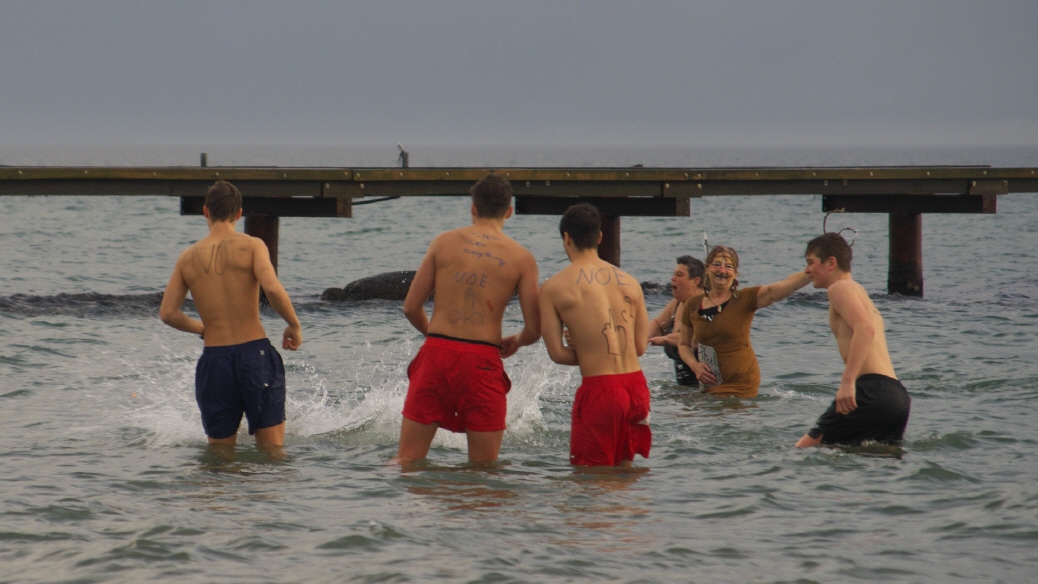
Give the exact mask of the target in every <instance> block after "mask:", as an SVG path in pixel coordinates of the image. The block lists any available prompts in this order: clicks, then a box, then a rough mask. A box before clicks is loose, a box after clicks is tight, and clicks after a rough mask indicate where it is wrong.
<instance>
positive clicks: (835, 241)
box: [804, 232, 853, 288]
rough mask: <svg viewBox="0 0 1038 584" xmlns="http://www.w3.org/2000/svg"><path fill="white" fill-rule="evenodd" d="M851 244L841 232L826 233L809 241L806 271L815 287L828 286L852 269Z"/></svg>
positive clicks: (805, 254)
mask: <svg viewBox="0 0 1038 584" xmlns="http://www.w3.org/2000/svg"><path fill="white" fill-rule="evenodd" d="M852 255H853V254H852V253H851V246H850V245H849V244H848V243H847V240H846V239H844V238H843V236H842V235H840V234H839V233H832V232H830V233H825V234H823V235H819V236H818V237H816V238H814V239H812V240H811V241H809V242H808V243H807V249H806V250H805V251H804V259H805V260H807V267H805V268H804V273H805V274H807V275H808V277H810V278H811V283H812V284H813V285H814V287H815V288H828V287H829V285H830V284H832V283H833V282H835V281H836V280H837V279H838V278H839V277H840V276H842V275H843V274H849V273H850V271H851V256H852Z"/></svg>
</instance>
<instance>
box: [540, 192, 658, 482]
mask: <svg viewBox="0 0 1038 584" xmlns="http://www.w3.org/2000/svg"><path fill="white" fill-rule="evenodd" d="M601 225H602V223H601V216H600V215H599V212H598V209H596V208H595V207H593V206H591V205H589V204H587V203H581V204H578V205H573V206H572V207H570V208H569V209H567V210H566V213H565V214H564V215H563V216H562V221H561V222H560V223H559V232H560V233H561V235H562V247H563V248H564V249H565V250H566V255H567V256H569V259H570V265H569V266H567V267H566V268H564V269H563V270H562V271H560V272H559V273H558V274H555V275H554V276H552V277H551V278H549V279H548V280H547V281H546V282H544V285H543V286H541V299H540V301H541V330H542V331H543V333H544V346H545V347H546V348H547V349H548V356H549V357H551V360H552V361H555V362H556V363H560V364H562V365H578V366H579V367H580V375H581V376H582V377H583V383H581V385H580V388H579V389H577V395H576V398H575V400H574V402H573V415H572V433H571V435H570V453H569V458H570V464H574V465H577V466H631V462H632V461H633V460H634V455H635V454H641V455H642V456H644V457H646V458H648V456H649V448H650V447H651V446H652V431H651V430H650V429H649V389H648V387H647V386H646V383H645V375H643V374H642V369H641V365H640V364H639V363H638V357H640V356H642V355H644V354H645V349H646V347H647V346H648V338H649V325H648V322H649V317H648V315H647V314H646V313H645V301H644V298H643V297H642V289H641V286H640V285H639V284H638V281H637V280H636V279H634V278H633V277H632V276H630V275H629V274H627V273H626V272H624V271H622V270H620V269H619V268H617V267H616V266H614V265H612V264H610V263H608V262H605V261H603V260H601V259H599V257H598V243H599V242H600V241H601V240H602V229H601ZM563 325H565V326H566V328H568V329H569V334H570V338H571V339H572V341H573V342H572V346H566V345H565V344H564V343H563V328H562V327H563Z"/></svg>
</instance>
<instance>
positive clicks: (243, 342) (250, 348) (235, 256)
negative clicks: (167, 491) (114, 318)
mask: <svg viewBox="0 0 1038 584" xmlns="http://www.w3.org/2000/svg"><path fill="white" fill-rule="evenodd" d="M241 201H242V199H241V193H240V192H239V191H238V189H237V188H236V187H235V186H234V185H232V184H231V183H229V182H226V181H217V182H216V183H215V184H214V185H213V186H211V187H210V188H209V191H208V193H207V194H206V197H205V206H204V207H203V213H204V214H205V218H206V221H207V222H208V223H209V235H208V236H207V237H205V238H204V239H202V240H200V241H198V242H197V243H195V244H194V245H192V246H191V247H189V248H187V249H186V250H184V252H183V253H181V254H180V257H179V258H177V263H176V266H175V267H174V268H173V275H172V276H170V278H169V283H168V284H167V285H166V292H165V294H164V295H163V297H162V307H161V308H160V309H159V317H160V318H161V319H162V322H164V323H166V324H168V325H169V326H171V327H173V328H175V329H177V330H182V331H185V332H189V333H194V334H196V335H199V336H201V337H202V339H203V340H204V341H205V349H204V350H203V351H202V356H201V358H199V360H198V365H197V367H196V369H195V400H196V401H197V402H198V407H199V409H200V410H201V412H202V427H203V428H204V429H205V433H206V436H208V437H209V443H210V444H225V445H234V443H235V441H236V439H237V436H238V426H239V425H240V424H241V418H242V415H243V414H244V415H245V417H246V419H247V420H248V423H249V434H254V435H255V436H256V445H257V446H260V447H262V448H266V447H277V448H280V447H281V446H282V445H283V444H284V441H285V367H284V364H283V363H282V361H281V355H279V354H278V352H277V351H276V350H275V349H274V347H273V346H272V345H271V344H270V341H268V340H267V333H266V331H265V330H263V325H262V324H261V323H260V317H259V294H260V288H262V289H263V292H264V293H265V294H266V296H267V300H269V301H270V305H271V307H273V308H274V310H275V311H277V313H278V315H280V316H281V318H283V319H284V320H285V322H286V323H288V326H287V327H285V332H284V334H283V335H282V342H281V346H282V348H284V349H289V350H292V351H295V350H296V349H298V348H299V345H300V344H301V343H302V342H303V336H302V333H301V332H300V329H299V319H298V318H296V313H295V310H294V309H293V308H292V301H291V300H290V299H289V297H288V293H287V292H285V288H284V287H283V286H282V285H281V282H279V281H278V278H277V274H276V273H275V271H274V265H273V264H272V263H271V261H270V253H269V252H268V251H267V246H266V245H265V244H264V243H263V241H262V240H261V239H259V238H256V237H250V236H248V235H245V234H242V233H237V232H236V231H235V230H234V225H235V223H236V222H237V221H238V219H239V218H241ZM188 292H191V298H192V299H193V300H194V302H195V309H196V310H198V315H199V317H201V320H196V319H193V318H191V317H189V316H188V315H186V314H185V313H184V312H183V311H182V310H181V308H180V307H181V305H182V304H183V303H184V299H185V298H186V297H187V293H188Z"/></svg>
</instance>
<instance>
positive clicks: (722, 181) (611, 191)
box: [0, 157, 1038, 296]
mask: <svg viewBox="0 0 1038 584" xmlns="http://www.w3.org/2000/svg"><path fill="white" fill-rule="evenodd" d="M203 160H204V157H203ZM491 170H493V171H494V172H498V173H501V174H503V175H505V176H506V177H508V179H509V180H510V181H511V183H512V187H513V189H514V192H515V210H516V213H519V214H550V215H561V214H562V212H563V211H564V210H565V209H566V208H567V207H568V206H569V205H571V204H573V203H576V202H578V201H588V202H591V203H593V204H595V205H596V206H597V207H598V208H599V209H600V210H601V211H602V212H603V215H604V222H603V232H604V237H603V245H602V247H601V248H600V254H601V256H602V257H603V259H606V260H608V261H611V262H613V263H614V264H617V265H619V262H620V217H622V216H625V215H626V216H689V215H690V214H691V213H692V212H693V209H692V207H693V203H692V201H693V200H694V199H697V198H700V197H708V196H730V195H731V196H734V195H740V196H744V195H751V196H752V195H779V194H781V195H822V208H821V211H822V212H829V211H835V210H842V211H845V212H849V213H855V212H857V213H887V214H889V215H890V266H889V269H888V291H889V292H891V293H901V294H909V295H917V296H921V295H922V293H923V276H922V257H921V254H922V251H921V250H922V246H921V241H922V214H923V213H995V212H996V210H997V198H998V195H1003V194H1008V193H1018V192H1023V193H1036V192H1038V169H1036V168H993V167H987V166H926V167H924V166H906V167H894V166H878V167H877V166H874V167H780V168H776V167H759V168H641V167H632V168H495V169H491V168H474V167H465V168H393V167H388V168H300V167H210V166H199V167H136V166H132V167H108V166H105V167H100V166H97V167H95V166H89V167H56V166H24V167H19V166H3V167H0V196H2V195H52V196H53V195H98V196H111V195H122V196H135V195H149V196H156V195H158V196H171V197H179V198H180V211H181V214H201V212H202V202H203V200H204V197H205V192H206V189H207V188H208V187H209V185H210V184H212V182H213V181H215V180H219V179H223V180H228V181H231V182H233V183H234V184H235V185H236V186H237V187H238V188H239V189H240V190H241V192H242V194H243V197H244V201H243V214H244V215H245V218H246V221H245V230H246V232H247V233H250V234H252V235H255V236H257V237H262V238H263V239H264V241H266V242H267V245H268V248H270V251H271V258H272V260H274V262H275V266H276V265H277V263H276V261H277V239H278V218H279V217H351V216H352V214H353V205H354V204H363V203H365V202H369V201H372V200H373V198H377V197H413V196H461V195H468V191H469V188H470V187H471V186H472V184H473V183H475V182H476V181H477V180H479V179H481V178H483V177H484V176H485V175H486V174H487V172H490V171H491Z"/></svg>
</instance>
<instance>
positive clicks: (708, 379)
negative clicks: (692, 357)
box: [690, 363, 717, 385]
mask: <svg viewBox="0 0 1038 584" xmlns="http://www.w3.org/2000/svg"><path fill="white" fill-rule="evenodd" d="M690 367H692V370H693V371H695V372H696V379H698V380H699V383H702V384H703V385H717V378H716V377H714V374H713V373H712V372H711V371H710V367H709V366H707V365H706V364H705V363H696V364H695V365H690Z"/></svg>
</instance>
